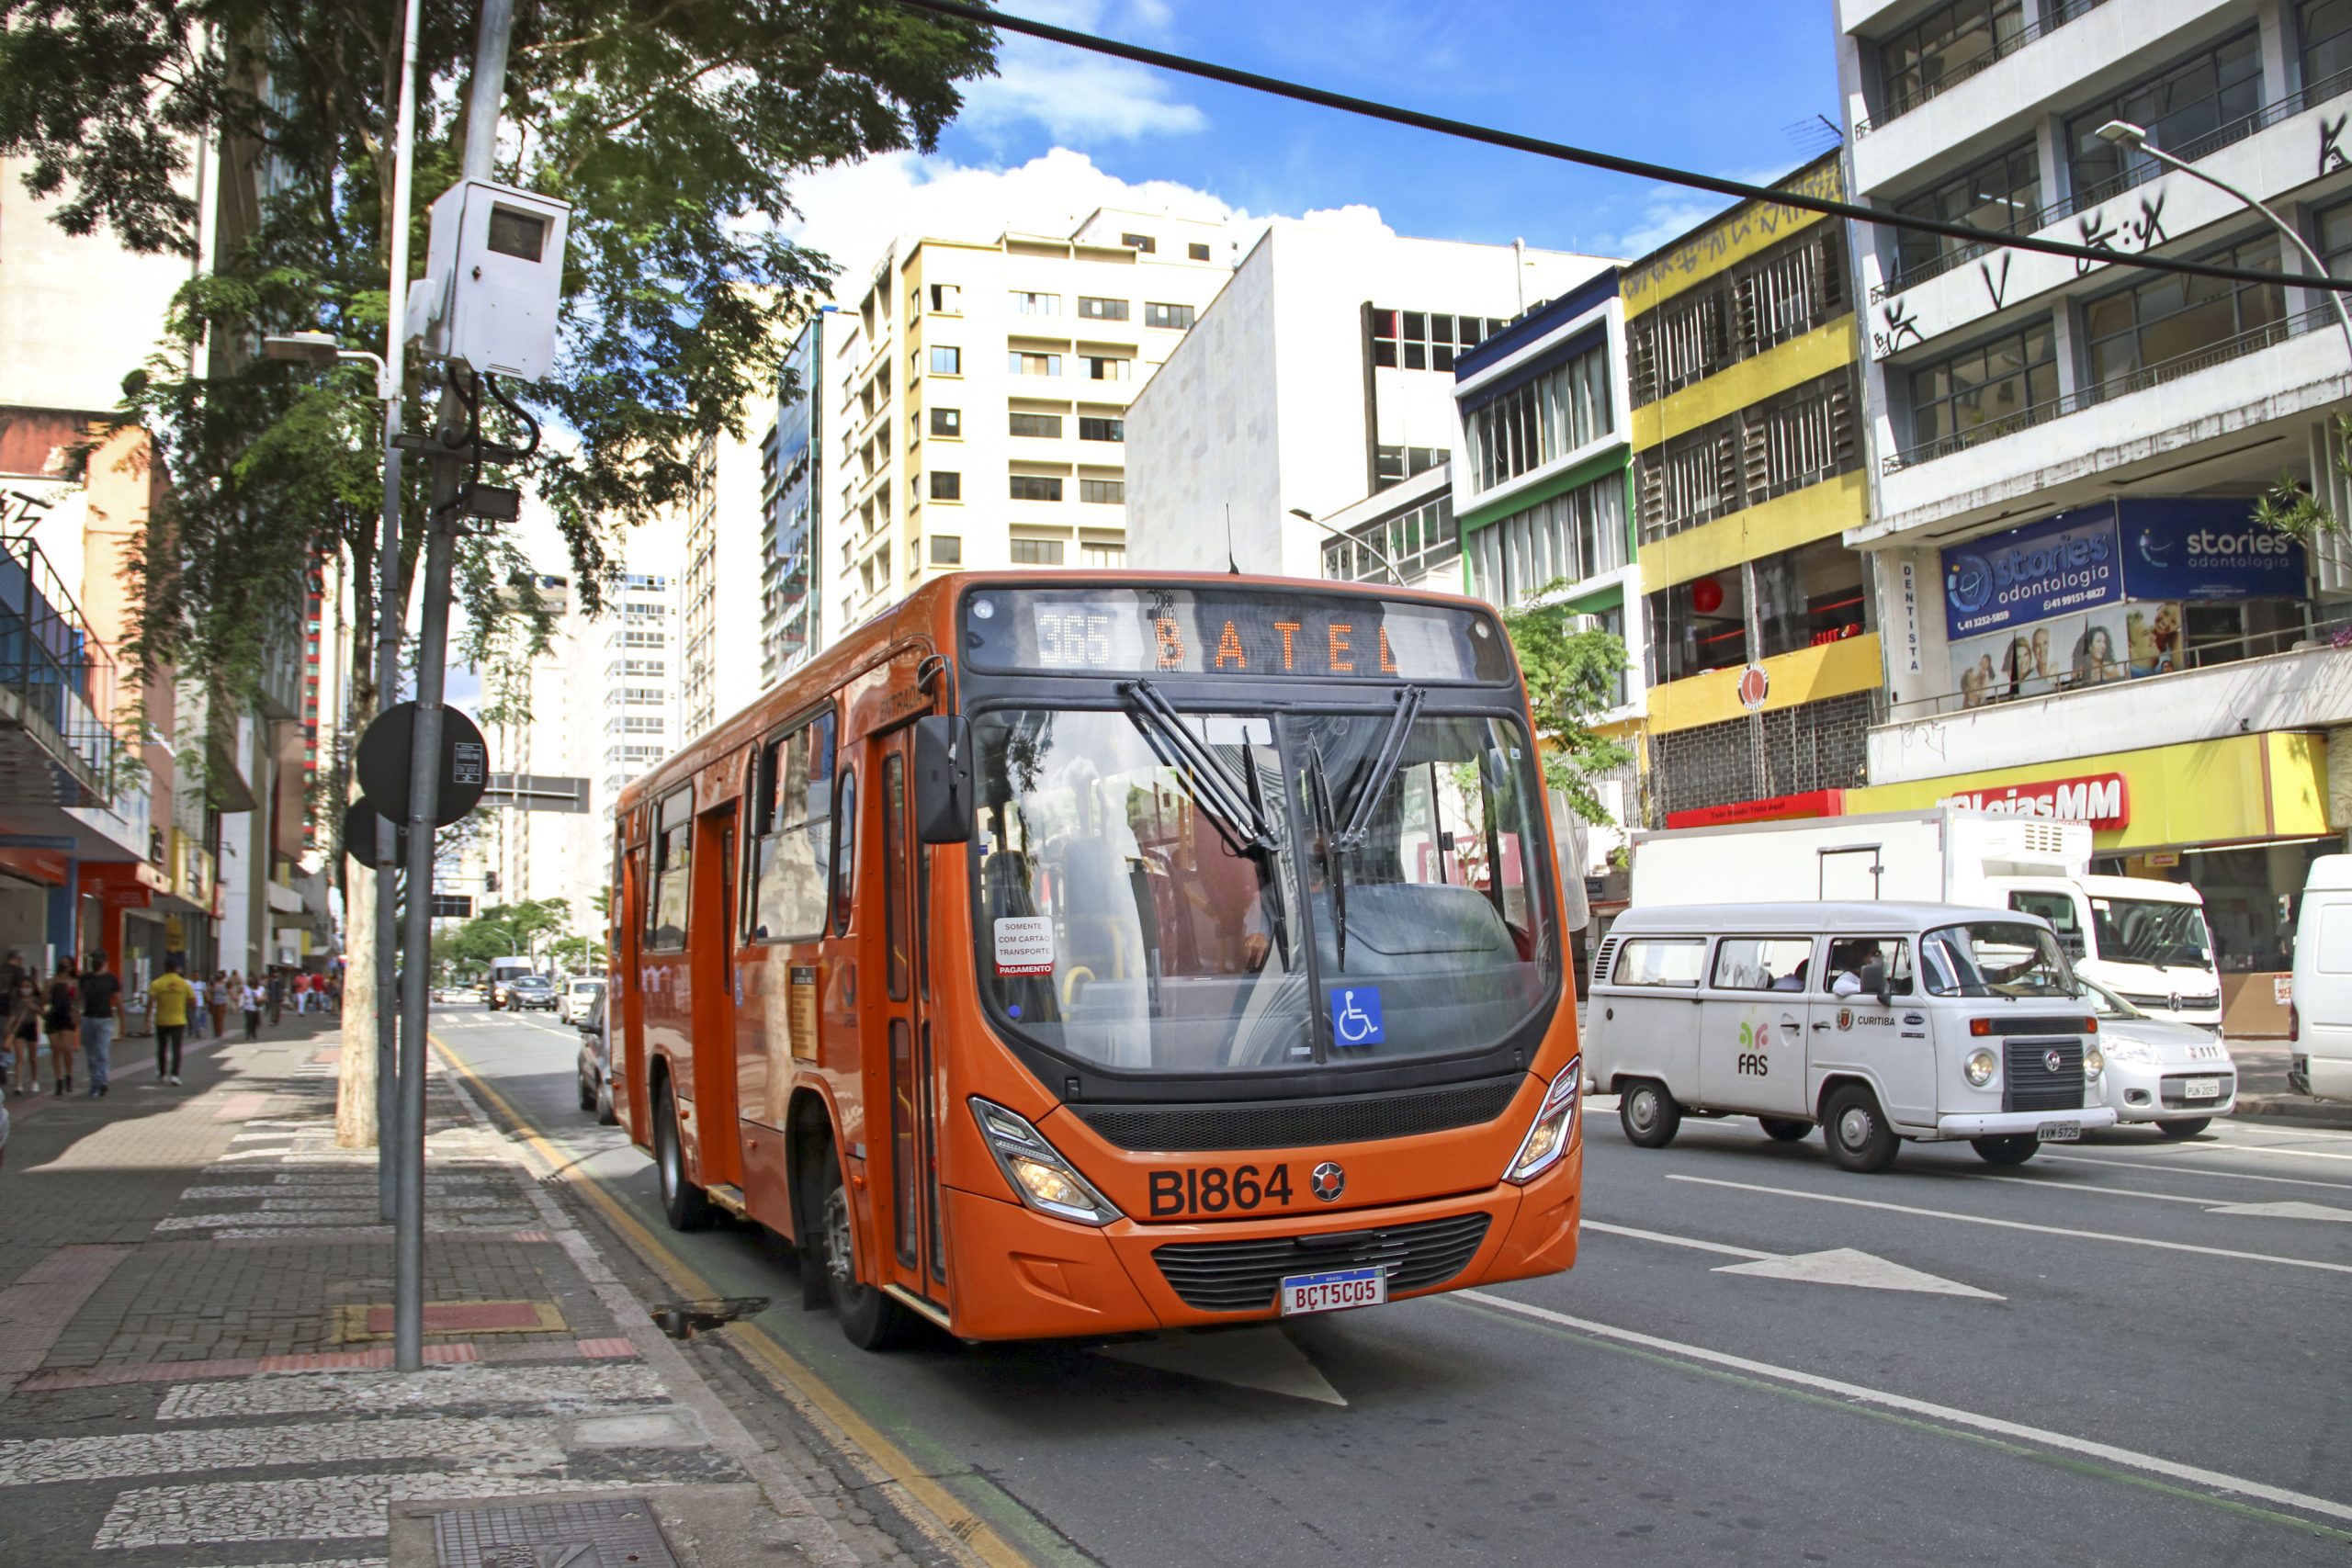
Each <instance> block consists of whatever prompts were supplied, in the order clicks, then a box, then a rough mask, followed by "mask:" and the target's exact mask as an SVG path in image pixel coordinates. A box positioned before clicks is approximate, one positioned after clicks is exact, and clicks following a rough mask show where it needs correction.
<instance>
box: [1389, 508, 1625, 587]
mask: <svg viewBox="0 0 2352 1568" xmlns="http://www.w3.org/2000/svg"><path fill="white" fill-rule="evenodd" d="M1464 547H1465V548H1466V549H1467V551H1468V552H1469V557H1470V586H1471V592H1474V593H1476V594H1477V595H1478V596H1479V597H1480V598H1482V599H1485V600H1486V601H1487V602H1488V603H1489V604H1499V605H1501V606H1503V607H1504V608H1506V609H1515V608H1517V607H1518V606H1520V605H1521V604H1525V603H1527V602H1528V601H1529V600H1531V599H1532V598H1534V597H1535V596H1536V595H1538V594H1540V593H1542V592H1544V590H1545V589H1547V588H1550V587H1551V586H1553V585H1554V584H1555V583H1575V582H1582V581H1585V580H1586V579H1588V578H1591V577H1598V576H1600V574H1601V573H1602V572H1604V571H1614V570H1617V569H1618V568H1619V567H1622V566H1623V565H1625V564H1626V562H1627V561H1628V560H1629V559H1630V558H1631V557H1630V555H1629V553H1628V550H1627V547H1626V540H1625V479H1624V476H1623V474H1609V475H1606V476H1604V477H1603V478H1600V479H1595V480H1593V481H1592V482H1591V483H1590V484H1585V485H1578V486H1577V488H1576V489H1574V490H1571V491H1564V492H1563V493H1561V494H1559V495H1555V496H1552V497H1550V498H1549V499H1547V500H1544V501H1539V502H1536V503H1535V504H1534V505H1532V506H1531V507H1529V508H1527V510H1525V511H1524V512H1519V513H1513V514H1512V515H1510V516H1509V517H1506V518H1503V519H1501V520H1500V521H1499V522H1496V523H1490V524H1488V525H1487V526H1485V527H1483V528H1480V529H1478V530H1477V531H1476V532H1475V533H1473V534H1472V535H1471V536H1470V537H1469V539H1468V541H1467V542H1466V544H1465V546H1464ZM1398 564H1400V565H1401V564H1403V563H1402V562H1401V561H1400V562H1399V563H1398Z"/></svg>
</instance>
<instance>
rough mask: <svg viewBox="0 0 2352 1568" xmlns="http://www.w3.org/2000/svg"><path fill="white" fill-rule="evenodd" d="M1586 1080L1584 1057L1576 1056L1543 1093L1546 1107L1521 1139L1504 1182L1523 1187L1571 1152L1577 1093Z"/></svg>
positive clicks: (1504, 1175) (1578, 1098) (1504, 1174)
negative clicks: (1584, 1079) (1519, 1184)
mask: <svg viewBox="0 0 2352 1568" xmlns="http://www.w3.org/2000/svg"><path fill="white" fill-rule="evenodd" d="M1583 1077H1584V1058H1583V1057H1582V1056H1577V1057H1575V1058H1573V1059H1571V1060H1570V1061H1569V1063H1568V1065H1567V1066H1565V1067H1563V1068H1561V1069H1560V1076H1559V1077H1555V1078H1554V1079H1553V1080H1552V1087H1551V1088H1550V1089H1546V1090H1545V1091H1544V1105H1543V1108H1542V1109H1541V1110H1539V1111H1536V1112H1535V1125H1533V1126H1532V1127H1530V1128H1529V1129H1528V1130H1527V1136H1526V1137H1524V1138H1522V1139H1521V1140H1520V1145H1519V1153H1518V1154H1517V1155H1516V1156H1513V1157H1512V1159H1511V1162H1510V1169H1508V1170H1506V1171H1505V1172H1504V1173H1503V1179H1504V1180H1506V1181H1515V1182H1520V1183H1521V1184H1524V1183H1526V1182H1530V1181H1532V1180H1534V1179H1536V1178H1537V1177H1539V1176H1541V1175H1543V1174H1544V1172H1545V1171H1547V1170H1549V1169H1551V1168H1553V1167H1554V1166H1555V1165H1557V1164H1559V1163H1560V1156H1562V1155H1564V1154H1566V1153H1567V1152H1568V1143H1569V1141H1570V1140H1571V1139H1572V1138H1573V1137H1574V1136H1575V1134H1576V1126H1577V1102H1578V1100H1580V1099H1581V1097H1580V1096H1579V1095H1578V1094H1577V1086H1578V1084H1580V1083H1581V1082H1582V1081H1583Z"/></svg>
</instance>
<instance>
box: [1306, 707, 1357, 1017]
mask: <svg viewBox="0 0 2352 1568" xmlns="http://www.w3.org/2000/svg"><path fill="white" fill-rule="evenodd" d="M1306 798H1307V802H1308V804H1309V805H1311V806H1312V807H1314V808H1315V838H1316V843H1317V848H1318V849H1319V850H1320V852H1321V854H1322V860H1323V880H1324V881H1325V882H1327V883H1329V885H1330V887H1331V966H1332V967H1333V968H1335V969H1339V970H1342V971H1344V970H1345V969H1346V968H1347V966H1348V863H1347V860H1346V855H1347V852H1346V851H1345V850H1343V849H1341V848H1340V845H1339V843H1338V841H1337V835H1336V834H1334V833H1333V832H1332V830H1331V819H1332V817H1333V815H1334V813H1333V812H1332V810H1331V777H1330V775H1329V773H1325V772H1324V770H1323V748H1321V747H1320V746H1309V747H1308V748H1307V749H1306Z"/></svg>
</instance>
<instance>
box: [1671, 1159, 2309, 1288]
mask: <svg viewBox="0 0 2352 1568" xmlns="http://www.w3.org/2000/svg"><path fill="white" fill-rule="evenodd" d="M1666 1179H1668V1181H1690V1182H1695V1183H1697V1184H1698V1185H1700V1186H1702V1187H1728V1188H1731V1189H1733V1190H1736V1191H1740V1192H1763V1193H1768V1194H1770V1195H1771V1196H1773V1197H1776V1198H1803V1199H1804V1200H1806V1201H1809V1202H1815V1203H1843V1204H1845V1205H1846V1206H1848V1207H1849V1208H1854V1209H1882V1210H1884V1211H1885V1212H1886V1213H1890V1214H1917V1215H1920V1216H1922V1217H1924V1218H1927V1219H1931V1220H1957V1221H1959V1222H1960V1223H1961V1224H1969V1225H1991V1226H1994V1227H1996V1229H2000V1230H2007V1231H2034V1232H2037V1233H2039V1234H2041V1235H2064V1236H2073V1237H2075V1238H2076V1239H2077V1240H2082V1241H2114V1242H2120V1243H2122V1244H2123V1245H2125V1246H2126V1247H2155V1248H2157V1249H2159V1250H2160V1251H2164V1252H2194V1253H2197V1254H2199V1255H2200V1256H2202V1257H2206V1258H2236V1259H2237V1260H2239V1261H2240V1262H2245V1263H2277V1264H2279V1265H2281V1266H2283V1267H2285V1268H2289V1269H2322V1270H2324V1271H2325V1272H2327V1273H2330V1274H2352V1263H2322V1262H2320V1261H2318V1260H2317V1259H2316V1258H2281V1257H2279V1256H2278V1254H2277V1253H2273V1252H2240V1251H2237V1250H2235V1249H2233V1248H2231V1247H2196V1246H2192V1245H2191V1244H2190V1243H2188V1242H2185V1241H2156V1240H2154V1239H2153V1238H2151V1237H2148V1236H2139V1235H2113V1234H2111V1233H2109V1232H2107V1231H2083V1230H2075V1229H2072V1228H2070V1227H2068V1226H2065V1225H2037V1224H2029V1223H2027V1222H2026V1221H2024V1220H1996V1219H1992V1218H1990V1217H1988V1216H1986V1215H1984V1214H1962V1213H1953V1212H1952V1211H1951V1210H1950V1209H1923V1208H1920V1207H1918V1206H1917V1205H1916V1204H1911V1203H1883V1202H1880V1201H1877V1200H1875V1199H1871V1198H1845V1197H1840V1196H1838V1194H1836V1193H1833V1192H1806V1191H1803V1190H1799V1189H1797V1188H1794V1187H1766V1186H1762V1185H1760V1184H1758V1183H1757V1182H1752V1181H1724V1180H1719V1179H1716V1178H1714V1177H1712V1176H1685V1175H1682V1174H1681V1173H1680V1172H1679V1171H1668V1173H1667V1178H1666Z"/></svg>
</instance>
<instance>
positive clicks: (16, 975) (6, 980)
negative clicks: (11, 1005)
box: [0, 947, 32, 997]
mask: <svg viewBox="0 0 2352 1568" xmlns="http://www.w3.org/2000/svg"><path fill="white" fill-rule="evenodd" d="M31 973H32V971H31V970H29V969H28V968H26V967H25V955H24V954H23V953H18V952H17V950H16V949H15V948H13V947H12V948H10V949H9V950H8V957H7V960H6V962H5V963H0V997H13V996H15V995H16V994H17V981H19V980H21V979H24V978H25V977H26V976H28V975H30V974H31Z"/></svg>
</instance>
